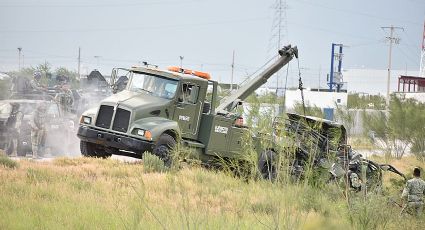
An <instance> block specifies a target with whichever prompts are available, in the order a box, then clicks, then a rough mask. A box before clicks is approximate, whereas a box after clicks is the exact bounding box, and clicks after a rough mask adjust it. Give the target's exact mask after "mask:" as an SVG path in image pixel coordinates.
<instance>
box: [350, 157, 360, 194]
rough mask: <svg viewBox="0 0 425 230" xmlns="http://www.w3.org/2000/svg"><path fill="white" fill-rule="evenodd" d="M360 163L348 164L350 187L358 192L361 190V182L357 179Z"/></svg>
mask: <svg viewBox="0 0 425 230" xmlns="http://www.w3.org/2000/svg"><path fill="white" fill-rule="evenodd" d="M359 168H360V163H359V162H358V161H356V160H355V161H351V162H350V163H349V164H348V180H349V184H350V187H351V188H353V189H354V191H356V192H359V191H360V190H361V189H362V180H361V179H360V177H359V172H360V170H359Z"/></svg>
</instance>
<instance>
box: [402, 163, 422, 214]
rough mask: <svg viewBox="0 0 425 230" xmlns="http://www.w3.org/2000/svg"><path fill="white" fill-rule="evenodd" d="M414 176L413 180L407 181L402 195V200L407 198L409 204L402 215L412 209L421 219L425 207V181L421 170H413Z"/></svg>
mask: <svg viewBox="0 0 425 230" xmlns="http://www.w3.org/2000/svg"><path fill="white" fill-rule="evenodd" d="M413 176H414V178H413V179H410V180H408V181H407V183H406V187H405V188H404V190H403V193H402V194H401V198H402V199H406V198H407V204H406V205H405V206H404V208H403V210H402V211H401V213H403V211H404V210H406V209H410V210H412V211H414V214H415V215H416V216H417V217H419V216H420V215H421V214H422V210H423V206H424V194H425V181H423V180H422V179H421V170H420V169H419V168H415V169H414V170H413ZM401 213H400V214H401Z"/></svg>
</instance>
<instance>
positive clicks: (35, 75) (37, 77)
mask: <svg viewBox="0 0 425 230" xmlns="http://www.w3.org/2000/svg"><path fill="white" fill-rule="evenodd" d="M33 77H34V78H35V79H37V80H38V79H40V78H41V73H40V72H39V71H36V72H34V74H33Z"/></svg>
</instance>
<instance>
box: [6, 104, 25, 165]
mask: <svg viewBox="0 0 425 230" xmlns="http://www.w3.org/2000/svg"><path fill="white" fill-rule="evenodd" d="M11 106H12V111H11V112H10V115H9V118H8V119H7V121H6V127H7V129H8V132H9V141H8V149H13V150H12V153H11V155H10V156H12V157H16V156H18V152H17V151H18V139H19V134H20V130H21V123H22V119H23V116H24V114H23V113H22V112H21V111H20V110H19V104H18V103H11Z"/></svg>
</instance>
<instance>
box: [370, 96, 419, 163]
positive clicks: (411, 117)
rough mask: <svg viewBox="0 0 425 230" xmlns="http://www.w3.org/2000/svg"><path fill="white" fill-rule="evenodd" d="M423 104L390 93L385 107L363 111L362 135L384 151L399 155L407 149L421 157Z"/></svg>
mask: <svg viewBox="0 0 425 230" xmlns="http://www.w3.org/2000/svg"><path fill="white" fill-rule="evenodd" d="M423 111H425V104H422V103H419V102H418V101H416V100H414V99H406V98H399V97H395V96H392V98H391V102H390V106H389V110H388V112H387V111H378V112H377V113H374V114H368V113H366V112H363V114H362V116H363V122H364V127H365V135H366V136H367V137H369V138H370V140H371V142H372V143H373V144H374V145H375V146H376V147H377V148H381V149H384V150H385V151H386V154H387V155H389V156H392V157H396V158H401V157H403V156H404V155H405V154H406V152H408V150H410V152H411V153H413V154H414V155H415V156H416V157H417V158H418V159H420V160H422V161H423V160H425V125H424V124H425V114H424V113H423Z"/></svg>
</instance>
